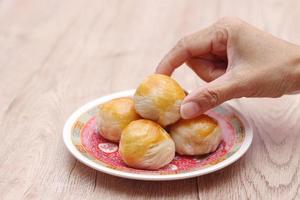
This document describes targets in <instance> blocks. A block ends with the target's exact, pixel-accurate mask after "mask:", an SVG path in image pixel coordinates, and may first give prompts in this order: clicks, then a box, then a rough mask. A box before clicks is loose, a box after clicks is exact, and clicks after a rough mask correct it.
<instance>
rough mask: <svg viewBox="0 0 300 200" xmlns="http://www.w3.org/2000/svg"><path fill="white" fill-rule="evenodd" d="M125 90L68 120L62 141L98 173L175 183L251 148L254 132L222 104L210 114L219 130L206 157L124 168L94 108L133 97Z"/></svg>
mask: <svg viewBox="0 0 300 200" xmlns="http://www.w3.org/2000/svg"><path fill="white" fill-rule="evenodd" d="M134 91H135V90H128V91H123V92H118V93H114V94H111V95H108V96H104V97H101V98H99V99H96V100H94V101H91V102H89V103H87V104H86V105H84V106H82V107H80V108H79V109H78V110H77V111H75V112H74V113H73V114H72V115H71V116H70V117H69V119H68V120H67V122H66V124H65V126H64V130H63V140H64V143H65V145H66V147H67V148H68V150H69V151H70V152H71V154H72V155H73V156H75V157H76V158H77V159H78V160H79V161H81V162H82V163H84V164H86V165H87V166H89V167H92V168H94V169H96V170H98V171H101V172H104V173H107V174H110V175H114V176H118V177H123V178H129V179H137V180H151V181H164V180H178V179H186V178H192V177H196V176H201V175H204V174H208V173H212V172H215V171H217V170H219V169H222V168H224V167H226V166H228V165H230V164H232V163H234V162H235V161H237V160H238V159H239V158H240V157H241V156H243V155H244V154H245V153H246V151H247V150H248V148H249V147H250V145H251V142H252V138H253V131H252V128H251V126H250V125H249V122H248V121H247V120H246V119H245V118H244V117H243V115H242V114H241V113H240V112H239V111H237V110H236V109H235V108H233V107H232V106H230V105H229V104H227V103H225V104H222V105H221V106H218V107H216V108H214V109H212V110H210V111H209V112H207V114H208V115H210V116H211V117H213V118H215V119H216V120H217V121H218V122H219V125H220V126H221V130H222V138H223V139H222V142H221V143H220V145H219V146H218V149H217V150H216V151H215V152H213V153H211V154H207V155H205V156H180V155H177V154H176V156H175V158H174V159H173V161H172V162H171V163H170V164H168V165H167V166H165V167H163V168H161V169H159V170H141V169H135V168H131V167H128V166H126V164H125V163H124V162H123V161H122V160H121V158H120V155H119V152H118V144H117V143H113V142H110V141H108V140H105V139H104V138H102V137H101V136H100V135H99V133H98V130H97V125H96V120H95V116H96V113H97V107H98V106H99V105H100V104H102V103H104V102H106V101H109V100H111V99H114V98H118V97H126V96H132V95H133V94H134Z"/></svg>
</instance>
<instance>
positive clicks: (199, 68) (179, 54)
mask: <svg viewBox="0 0 300 200" xmlns="http://www.w3.org/2000/svg"><path fill="white" fill-rule="evenodd" d="M183 63H186V64H187V65H188V66H189V67H190V68H191V69H192V70H193V71H194V72H195V73H196V74H197V75H198V76H199V77H200V78H201V79H203V80H205V81H206V82H207V83H206V84H204V85H202V86H201V87H200V88H198V89H196V90H195V91H192V92H191V93H190V94H189V95H188V96H187V97H186V98H185V99H184V101H183V103H182V105H181V110H180V113H181V116H182V118H184V119H189V118H194V117H197V116H199V115H201V114H202V113H204V112H206V111H207V110H209V109H211V108H213V107H215V106H217V105H219V104H221V103H223V102H225V101H227V100H230V99H233V98H240V97H280V96H282V95H284V94H289V93H294V92H296V91H299V90H300V46H297V45H294V44H291V43H289V42H287V41H284V40H281V39H279V38H276V37H274V36H272V35H270V34H269V33H266V32H264V31H261V30H258V29H256V28H255V27H253V26H251V25H250V24H248V23H246V22H244V21H242V20H240V19H237V18H232V17H226V18H222V19H220V20H219V21H217V22H216V23H214V24H213V25H211V26H209V27H207V28H205V29H203V30H200V31H198V32H196V33H193V34H191V35H188V36H186V37H184V38H182V39H181V40H179V42H178V43H177V44H176V45H175V47H174V48H173V49H172V50H170V52H169V53H168V54H167V55H166V56H165V57H164V58H163V59H162V61H161V62H160V64H159V65H158V67H157V69H156V73H159V74H165V75H171V74H172V73H173V71H174V70H175V69H176V68H178V67H180V66H181V65H182V64H183Z"/></svg>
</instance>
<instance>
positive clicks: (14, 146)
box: [0, 0, 300, 200]
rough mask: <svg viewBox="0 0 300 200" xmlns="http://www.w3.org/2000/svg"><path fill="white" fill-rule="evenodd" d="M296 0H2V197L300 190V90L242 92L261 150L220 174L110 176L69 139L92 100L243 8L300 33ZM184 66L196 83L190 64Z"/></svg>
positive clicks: (131, 82) (247, 195) (232, 195)
mask: <svg viewBox="0 0 300 200" xmlns="http://www.w3.org/2000/svg"><path fill="white" fill-rule="evenodd" d="M299 10H300V3H299V1H297V0H287V1H278V0H276V1H271V0H268V1H259V0H254V1H240V0H235V1H231V0H228V1H217V0H216V1H209V0H207V1H205V0H200V1H196V0H195V1H193V0H188V1H180V0H178V1H174V0H165V1H158V0H157V1H138V0H136V1H133V0H132V1H131V0H128V1H117V0H111V1H105V0H93V1H84V0H65V1H59V0H51V1H50V0H26V1H21V0H2V1H0V124H1V129H0V137H1V146H0V199H5V200H6V199H14V200H15V199H107V200H108V199H133V198H134V199H300V189H299V187H300V171H299V170H300V156H299V155H300V145H299V144H300V123H299V120H300V97H299V96H298V95H293V96H284V97H282V98H278V99H240V100H236V101H232V102H231V103H232V104H233V105H234V106H235V107H236V108H237V109H239V110H241V111H242V112H243V113H244V114H245V115H246V117H247V118H248V119H249V120H250V121H251V123H252V125H253V127H254V128H255V135H254V141H253V145H252V147H251V149H250V150H249V151H248V152H247V153H246V155H245V156H244V157H243V158H242V159H240V160H239V161H238V162H236V163H235V164H233V165H231V166H229V167H227V168H225V169H223V170H221V171H219V172H216V173H213V174H210V175H206V176H202V177H198V178H193V179H188V180H181V181H169V182H146V181H133V180H126V179H121V178H116V177H112V176H109V175H105V174H103V173H101V172H96V171H95V170H93V169H91V168H89V167H86V166H85V165H83V164H81V163H80V162H77V161H76V160H75V159H74V158H73V157H72V156H71V155H70V154H69V153H68V151H67V149H66V148H65V146H64V145H63V141H62V128H63V125H64V122H65V120H66V119H67V117H68V116H69V115H70V114H71V113H72V112H73V111H74V110H75V109H76V108H77V107H79V106H80V105H82V104H84V103H86V102H87V101H90V100H93V99H95V98H97V97H99V96H102V95H105V94H109V93H111V92H115V91H119V90H125V89H129V88H134V87H136V85H137V84H138V83H139V82H140V81H141V80H142V79H143V77H144V76H146V75H147V74H149V73H152V72H153V70H154V68H155V66H156V65H157V63H158V62H159V61H160V59H161V57H162V56H164V54H165V53H166V52H167V51H168V50H169V48H171V47H172V46H173V45H174V44H175V43H176V41H177V40H178V39H180V38H181V37H182V36H184V35H186V34H189V33H191V32H194V31H196V30H198V29H201V28H203V27H205V26H207V25H209V24H211V23H212V22H214V21H216V20H217V19H218V18H219V17H221V16H225V15H235V16H238V17H240V18H242V19H244V20H246V21H248V22H249V23H251V24H254V25H256V26H257V27H259V28H261V29H264V30H266V31H269V32H271V33H272V34H274V35H276V36H279V37H281V38H284V39H286V40H289V41H291V42H295V43H298V44H299V43H300V21H299V20H296V19H299V17H300V14H299ZM174 77H175V78H176V79H177V80H178V81H179V82H180V83H181V84H182V85H183V86H184V87H185V88H190V89H193V88H195V87H197V86H198V85H199V83H200V80H199V79H198V78H197V77H196V76H195V75H194V74H193V73H192V72H191V71H190V70H188V69H187V68H186V67H182V68H180V69H178V70H177V71H176V73H175V75H174Z"/></svg>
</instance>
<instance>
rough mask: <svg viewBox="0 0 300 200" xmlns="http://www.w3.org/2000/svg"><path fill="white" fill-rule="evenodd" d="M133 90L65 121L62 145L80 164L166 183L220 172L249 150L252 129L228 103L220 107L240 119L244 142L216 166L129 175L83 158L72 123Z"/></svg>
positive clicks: (102, 99) (100, 100)
mask: <svg viewBox="0 0 300 200" xmlns="http://www.w3.org/2000/svg"><path fill="white" fill-rule="evenodd" d="M134 92H135V90H134V89H132V90H126V91H121V92H116V93H112V94H109V95H106V96H103V97H100V98H97V99H95V100H92V101H90V102H88V103H86V104H85V105H83V106H81V107H80V108H78V109H77V110H76V111H75V112H74V113H73V114H72V115H71V116H70V117H69V118H68V120H67V121H66V123H65V125H64V129H63V140H64V143H65V145H66V147H67V149H68V150H69V151H70V153H71V154H72V155H73V156H74V157H75V158H76V159H77V160H79V161H80V162H82V163H84V164H85V165H87V166H89V167H91V168H93V169H95V170H98V171H101V172H103V173H106V174H110V175H113V176H118V177H122V178H128V179H135V180H149V181H167V180H179V179H187V178H193V177H197V176H201V175H205V174H209V173H212V172H215V171H217V170H220V169H222V168H224V167H227V166H228V165H230V164H232V163H234V162H235V161H237V160H238V159H239V158H241V157H242V156H243V155H244V154H245V153H246V152H247V150H248V149H249V147H250V146H251V143H252V139H253V129H252V127H251V126H250V124H249V122H248V121H247V120H246V119H245V118H244V116H243V115H242V114H241V113H240V112H239V111H238V110H236V109H235V108H234V107H232V106H231V105H229V104H228V103H224V104H222V105H221V107H224V108H225V109H229V110H232V111H233V112H234V114H235V115H236V116H237V117H238V118H239V119H240V121H241V122H242V123H243V125H244V129H245V140H244V141H243V143H242V144H241V147H240V148H239V149H238V150H237V151H236V152H235V153H234V154H233V155H231V156H230V157H229V158H227V159H225V160H223V161H221V162H219V163H217V164H216V165H213V166H209V167H207V168H204V169H200V170H195V171H192V172H186V173H180V174H165V175H153V174H136V173H130V172H124V171H119V170H116V169H112V168H109V167H106V166H103V165H100V164H99V163H96V162H93V161H91V160H90V159H88V158H87V157H85V156H83V155H82V154H81V152H79V151H78V150H77V149H76V147H75V146H74V144H73V143H72V139H71V131H72V127H73V124H74V122H76V120H77V119H78V118H79V117H80V116H81V115H82V114H83V113H84V112H86V111H88V110H89V109H91V108H93V107H95V106H96V105H99V104H100V103H103V102H106V101H109V100H110V99H113V98H118V97H124V96H132V95H133V94H134Z"/></svg>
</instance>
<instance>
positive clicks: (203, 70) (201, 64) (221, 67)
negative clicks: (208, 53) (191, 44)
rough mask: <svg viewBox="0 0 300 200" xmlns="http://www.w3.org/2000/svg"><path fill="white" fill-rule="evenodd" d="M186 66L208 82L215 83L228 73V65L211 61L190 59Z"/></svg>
mask: <svg viewBox="0 0 300 200" xmlns="http://www.w3.org/2000/svg"><path fill="white" fill-rule="evenodd" d="M186 64H187V65H188V66H189V67H190V68H191V69H192V70H193V71H194V72H195V73H196V74H197V75H198V76H199V77H201V78H202V79H203V80H205V81H206V82H210V81H213V80H215V79H217V78H218V77H220V76H221V75H223V74H224V73H225V71H226V67H227V63H225V62H218V61H210V60H206V59H201V58H196V59H190V60H188V61H187V62H186Z"/></svg>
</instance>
